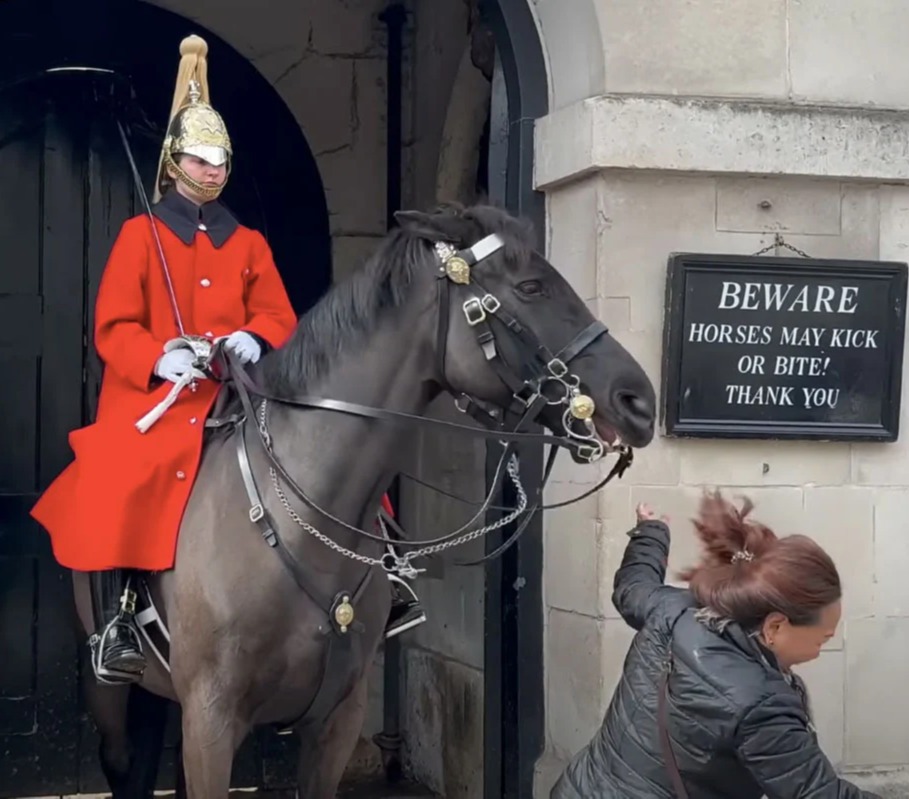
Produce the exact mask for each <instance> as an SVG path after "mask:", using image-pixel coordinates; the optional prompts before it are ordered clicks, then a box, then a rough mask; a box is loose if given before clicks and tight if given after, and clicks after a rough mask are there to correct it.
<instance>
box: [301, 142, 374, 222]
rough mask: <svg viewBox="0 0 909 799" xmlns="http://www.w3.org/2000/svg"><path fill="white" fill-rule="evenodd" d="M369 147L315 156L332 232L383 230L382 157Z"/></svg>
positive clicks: (366, 145) (365, 145)
mask: <svg viewBox="0 0 909 799" xmlns="http://www.w3.org/2000/svg"><path fill="white" fill-rule="evenodd" d="M374 147H375V145H373V146H372V147H370V146H369V145H368V144H364V145H363V146H362V148H361V147H359V146H358V147H354V148H344V149H342V150H339V151H337V152H328V153H323V154H322V155H321V156H319V157H318V158H317V161H318V164H319V171H320V172H321V174H322V183H323V185H324V186H325V199H326V202H327V204H328V213H329V222H330V225H331V232H332V235H333V236H337V235H354V236H363V235H368V236H376V235H382V234H384V233H385V229H386V219H385V161H384V159H379V158H375V157H373V156H372V155H371V154H370V151H371V149H374Z"/></svg>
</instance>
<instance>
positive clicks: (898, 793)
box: [843, 771, 909, 799]
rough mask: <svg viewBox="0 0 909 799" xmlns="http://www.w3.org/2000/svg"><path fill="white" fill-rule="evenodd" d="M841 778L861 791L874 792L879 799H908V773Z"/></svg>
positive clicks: (849, 775) (848, 775)
mask: <svg viewBox="0 0 909 799" xmlns="http://www.w3.org/2000/svg"><path fill="white" fill-rule="evenodd" d="M843 776H845V777H846V779H848V780H850V781H851V782H854V783H855V784H856V785H858V787H859V788H862V789H863V790H866V791H874V793H876V794H877V795H878V796H880V797H881V799H909V772H906V771H891V772H882V773H878V774H844V775H843Z"/></svg>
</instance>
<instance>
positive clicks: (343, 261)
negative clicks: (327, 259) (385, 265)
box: [331, 236, 382, 283]
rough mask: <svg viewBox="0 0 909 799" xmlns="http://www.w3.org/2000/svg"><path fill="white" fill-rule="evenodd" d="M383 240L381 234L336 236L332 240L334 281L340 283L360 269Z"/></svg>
mask: <svg viewBox="0 0 909 799" xmlns="http://www.w3.org/2000/svg"><path fill="white" fill-rule="evenodd" d="M381 240H382V237H381V236H334V237H333V238H332V240H331V260H332V279H333V282H335V283H340V282H342V281H344V280H346V279H347V278H349V277H350V276H351V275H353V274H354V272H357V271H359V269H360V268H361V267H362V266H363V264H364V263H365V262H366V260H367V258H369V256H370V255H372V254H373V253H374V252H375V251H376V248H377V247H378V246H379V242H380V241H381Z"/></svg>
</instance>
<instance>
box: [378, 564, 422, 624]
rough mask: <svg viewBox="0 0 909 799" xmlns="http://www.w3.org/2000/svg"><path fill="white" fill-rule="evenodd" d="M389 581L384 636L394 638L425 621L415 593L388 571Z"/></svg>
mask: <svg viewBox="0 0 909 799" xmlns="http://www.w3.org/2000/svg"><path fill="white" fill-rule="evenodd" d="M388 579H389V581H390V582H391V612H390V613H389V614H388V623H387V624H386V625H385V637H386V638H394V637H395V636H396V635H400V634H401V633H403V632H404V631H405V630H410V629H412V628H413V627H416V626H417V625H419V624H422V623H423V622H424V621H426V614H425V613H424V612H423V606H422V605H421V604H420V600H419V599H417V595H416V593H414V590H413V589H412V588H411V587H410V585H409V584H408V583H406V582H405V581H404V580H403V579H401V578H400V577H398V576H397V575H396V574H391V573H389V575H388Z"/></svg>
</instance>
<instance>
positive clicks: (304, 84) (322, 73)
mask: <svg viewBox="0 0 909 799" xmlns="http://www.w3.org/2000/svg"><path fill="white" fill-rule="evenodd" d="M273 84H274V86H275V88H276V89H277V90H278V91H280V92H281V95H282V97H283V98H284V102H286V103H287V107H288V108H289V109H290V111H291V113H293V115H294V117H295V118H296V120H297V122H299V123H300V127H301V128H302V130H303V133H304V135H305V136H306V141H307V142H308V143H309V147H310V149H311V150H312V152H313V154H314V155H315V156H316V160H317V161H318V163H319V167H320V169H321V168H322V162H323V157H324V156H326V155H330V154H337V153H338V151H343V150H344V149H345V148H347V147H350V145H351V144H352V143H353V130H354V120H355V119H356V105H355V102H354V62H353V61H351V60H349V59H340V58H326V57H324V56H318V55H313V54H307V55H305V56H304V57H302V58H299V59H297V60H296V61H294V63H293V65H292V66H290V67H288V68H287V69H285V70H284V71H283V72H282V73H281V74H279V75H277V76H276V77H275V79H274V81H273ZM345 155H346V157H347V158H348V159H349V158H350V153H349V152H348V153H346V154H345ZM322 180H323V182H324V183H325V184H326V188H327V187H328V185H329V181H328V179H327V176H326V175H325V174H324V172H323V176H322Z"/></svg>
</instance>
